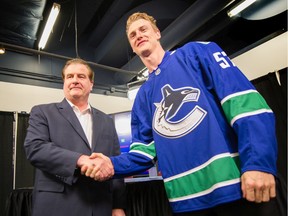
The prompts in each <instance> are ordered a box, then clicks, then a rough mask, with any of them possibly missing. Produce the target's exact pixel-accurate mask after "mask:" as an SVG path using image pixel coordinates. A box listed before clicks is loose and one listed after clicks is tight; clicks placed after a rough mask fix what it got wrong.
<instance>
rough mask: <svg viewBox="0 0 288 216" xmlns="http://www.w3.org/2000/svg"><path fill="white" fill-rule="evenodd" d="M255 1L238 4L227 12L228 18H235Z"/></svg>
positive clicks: (249, 0) (246, 0) (250, 0)
mask: <svg viewBox="0 0 288 216" xmlns="http://www.w3.org/2000/svg"><path fill="white" fill-rule="evenodd" d="M255 1H256V0H245V1H243V2H241V3H239V4H238V5H237V6H236V7H234V8H233V9H231V10H229V11H228V13H227V14H228V16H229V17H232V16H235V15H236V14H238V13H240V12H241V11H243V10H244V9H245V8H247V7H249V6H250V5H251V4H253V3H254V2H255Z"/></svg>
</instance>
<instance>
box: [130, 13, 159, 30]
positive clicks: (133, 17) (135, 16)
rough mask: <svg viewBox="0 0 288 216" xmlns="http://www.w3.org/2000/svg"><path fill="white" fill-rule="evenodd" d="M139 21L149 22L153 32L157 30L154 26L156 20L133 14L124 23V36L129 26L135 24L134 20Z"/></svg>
mask: <svg viewBox="0 0 288 216" xmlns="http://www.w3.org/2000/svg"><path fill="white" fill-rule="evenodd" d="M139 19H144V20H147V21H149V22H150V23H151V25H152V27H153V29H154V30H159V29H158V27H157V25H156V20H155V19H154V17H152V16H149V15H148V14H146V13H140V12H137V13H134V14H132V15H131V16H129V18H128V19H127V22H126V34H128V30H129V27H130V25H131V24H132V23H133V22H135V21H136V20H139Z"/></svg>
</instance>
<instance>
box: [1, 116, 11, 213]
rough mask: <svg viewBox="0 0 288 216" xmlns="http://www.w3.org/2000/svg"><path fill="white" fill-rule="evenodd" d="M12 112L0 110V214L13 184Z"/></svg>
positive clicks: (3, 209)
mask: <svg viewBox="0 0 288 216" xmlns="http://www.w3.org/2000/svg"><path fill="white" fill-rule="evenodd" d="M13 121H14V113H13V112H1V111H0V172H1V174H0V215H4V211H5V202H6V200H7V198H8V196H9V194H10V193H11V191H12V188H13V185H12V182H13V164H12V161H13V158H12V157H13Z"/></svg>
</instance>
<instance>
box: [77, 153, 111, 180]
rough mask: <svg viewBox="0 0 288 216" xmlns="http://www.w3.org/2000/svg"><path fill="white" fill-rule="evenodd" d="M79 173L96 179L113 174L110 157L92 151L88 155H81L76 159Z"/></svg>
mask: <svg viewBox="0 0 288 216" xmlns="http://www.w3.org/2000/svg"><path fill="white" fill-rule="evenodd" d="M77 166H78V167H79V168H80V169H81V174H82V175H86V176H87V177H90V178H93V179H94V180H96V181H105V180H107V179H110V178H111V177H112V176H113V175H114V167H113V164H112V162H111V160H110V158H108V157H106V156H105V155H103V154H101V153H92V154H91V155H90V156H88V155H81V156H80V158H79V159H78V161H77Z"/></svg>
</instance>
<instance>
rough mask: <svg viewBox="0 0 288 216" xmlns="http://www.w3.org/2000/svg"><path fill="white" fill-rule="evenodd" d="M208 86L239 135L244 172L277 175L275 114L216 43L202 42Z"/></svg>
mask: <svg viewBox="0 0 288 216" xmlns="http://www.w3.org/2000/svg"><path fill="white" fill-rule="evenodd" d="M198 55H199V59H200V61H201V65H202V67H203V68H204V71H205V72H204V73H206V74H205V76H206V77H207V80H206V85H207V86H208V88H211V90H212V91H214V92H215V94H216V95H217V97H218V100H219V101H221V106H222V108H223V111H224V114H225V116H226V119H227V121H228V122H229V124H230V125H231V127H232V128H233V129H234V131H235V132H236V134H237V137H238V151H239V155H240V160H241V172H242V173H243V172H245V171H248V170H258V171H264V172H268V173H272V174H274V175H276V159H277V141H276V132H275V117H274V114H273V112H272V110H271V109H270V107H269V106H268V105H267V103H266V101H265V100H264V98H263V97H262V96H261V95H260V93H259V92H258V91H257V90H256V89H255V87H254V86H253V85H252V83H251V82H250V81H249V80H248V79H247V78H246V77H245V76H244V74H243V73H242V72H241V71H240V70H239V68H238V67H236V66H235V65H234V64H233V62H232V61H231V60H230V59H229V57H228V56H227V55H226V53H225V52H224V51H223V50H222V49H221V48H220V47H219V46H218V45H217V44H215V43H213V42H211V43H205V44H201V43H199V50H198Z"/></svg>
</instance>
